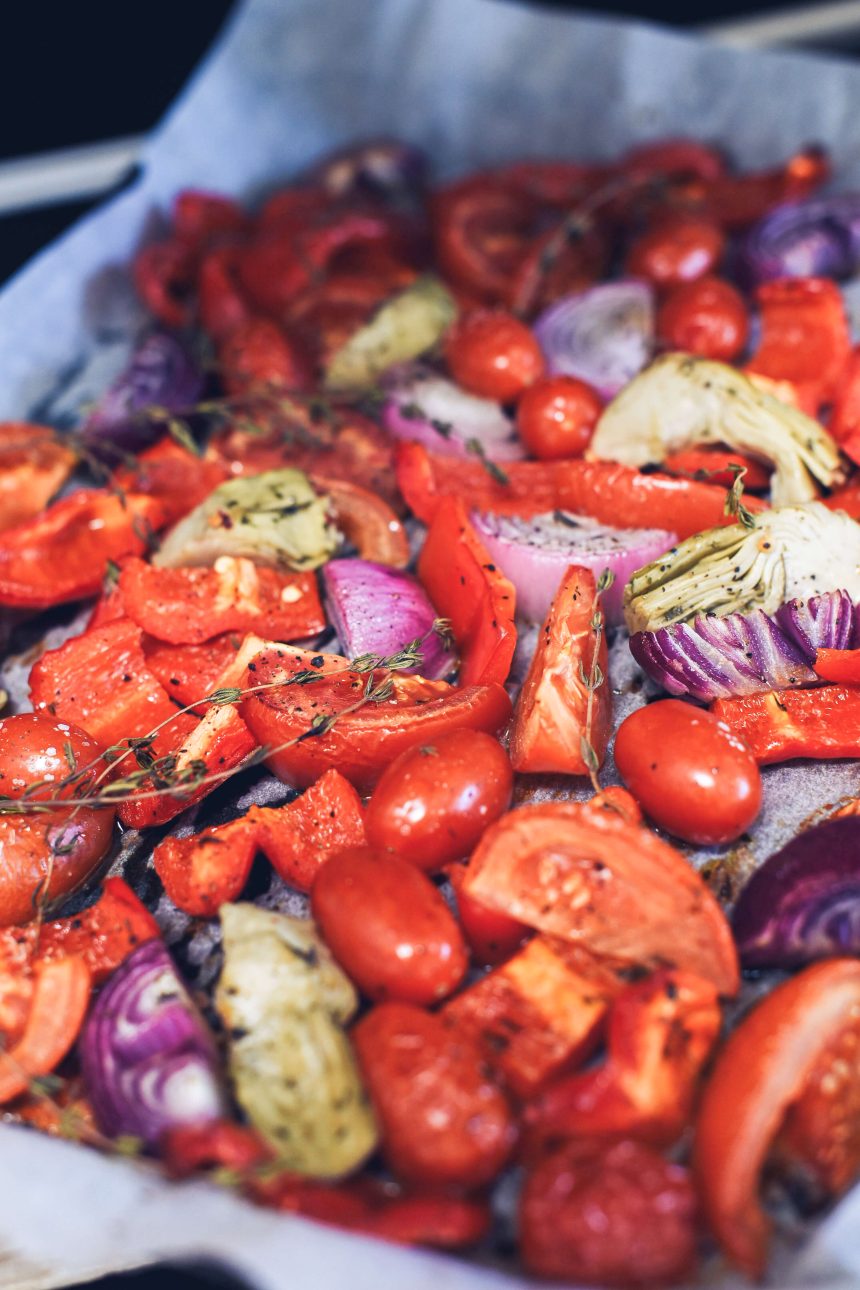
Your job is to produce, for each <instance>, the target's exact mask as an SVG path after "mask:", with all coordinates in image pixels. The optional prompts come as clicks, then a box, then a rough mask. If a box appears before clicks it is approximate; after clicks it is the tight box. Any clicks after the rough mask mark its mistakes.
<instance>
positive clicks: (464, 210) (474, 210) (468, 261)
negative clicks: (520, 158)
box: [431, 173, 540, 303]
mask: <svg viewBox="0 0 860 1290" xmlns="http://www.w3.org/2000/svg"><path fill="white" fill-rule="evenodd" d="M431 205H432V214H433V228H434V238H435V243H436V257H437V260H438V262H439V266H440V268H441V269H442V272H443V273H444V274H445V276H446V277H449V278H451V279H452V281H453V282H455V283H457V284H458V285H460V286H463V287H466V288H468V290H470V291H474V292H476V293H477V294H478V295H479V296H480V297H481V298H482V299H483V300H485V301H487V302H495V303H503V302H507V301H508V299H509V297H510V293H511V287H512V283H513V280H514V276H515V274H516V273H517V271H518V270H519V268H520V266H521V265H522V263H523V260H524V259H525V257H526V255H527V253H528V251H529V248H530V245H531V241H532V238H533V237H534V235H535V233H536V232H537V229H538V220H539V215H540V206H539V205H538V203H537V202H535V200H534V199H533V198H532V197H529V196H527V195H526V193H525V192H524V191H523V189H522V187H521V186H517V184H515V183H511V182H509V181H506V180H505V179H499V178H497V177H496V176H494V175H493V174H492V173H490V174H488V175H472V176H469V177H468V178H466V179H461V180H458V181H457V182H456V183H453V184H450V185H449V186H448V187H447V188H441V189H438V190H437V191H436V192H435V193H434V195H433V199H432V204H431Z"/></svg>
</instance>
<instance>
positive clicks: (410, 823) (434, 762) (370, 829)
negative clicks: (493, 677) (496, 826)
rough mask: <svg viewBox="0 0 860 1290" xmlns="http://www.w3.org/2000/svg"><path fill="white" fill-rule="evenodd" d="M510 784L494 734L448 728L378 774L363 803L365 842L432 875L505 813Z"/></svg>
mask: <svg viewBox="0 0 860 1290" xmlns="http://www.w3.org/2000/svg"><path fill="white" fill-rule="evenodd" d="M512 787H513V771H512V770H511V763H510V761H509V760H508V756H507V753H506V752H505V751H504V749H503V748H502V747H501V745H500V744H499V743H498V741H497V740H496V739H494V738H493V737H492V735H488V734H484V733H483V731H480V730H452V731H451V733H450V734H446V735H441V736H440V737H439V738H438V739H434V740H433V742H432V743H430V744H422V745H419V746H418V747H415V748H409V749H407V750H406V752H403V753H401V754H400V756H399V757H397V758H395V760H394V761H393V762H392V763H391V765H390V766H389V767H388V768H387V770H385V771H384V772H383V775H382V778H381V779H380V781H379V783H378V784H377V786H376V788H375V789H374V791H373V794H372V796H371V798H370V802H369V803H368V807H367V818H366V827H367V837H368V841H369V842H370V843H371V845H373V846H375V847H383V848H388V849H389V850H391V851H396V852H397V854H398V855H401V856H403V858H404V859H405V860H408V861H409V862H410V864H413V865H416V866H417V867H418V868H419V869H426V870H428V872H433V871H435V870H437V869H441V868H442V866H443V865H445V864H448V863H450V861H452V860H459V859H461V857H463V856H465V855H468V854H469V852H470V851H471V850H472V848H473V847H475V846H476V845H477V843H478V841H479V840H480V837H481V834H482V833H483V832H484V829H485V828H486V827H487V825H488V824H492V822H493V821H494V820H497V819H498V818H499V816H500V815H501V814H502V812H503V811H506V810H507V808H508V806H509V804H510V800H511V789H512Z"/></svg>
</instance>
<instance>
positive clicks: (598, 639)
mask: <svg viewBox="0 0 860 1290" xmlns="http://www.w3.org/2000/svg"><path fill="white" fill-rule="evenodd" d="M614 581H615V574H614V573H613V572H612V570H611V569H604V570H603V572H602V573H601V575H600V577H599V578H598V579H597V587H596V605H595V610H594V613H593V614H592V616H591V629H592V631H593V632H594V649H593V650H592V654H591V662H590V664H589V669H588V673H587V674H586V671H585V667H584V665H583V662H582V660H581V659H580V662H579V675H580V680H581V681H582V683H583V685H584V686H585V689H586V691H587V692H588V700H587V702H586V705H585V729H584V730H583V732H582V735H581V736H580V740H579V750H580V753H581V754H582V760H583V761H584V762H585V765H586V768H587V770H588V777H589V779H590V780H591V786H592V788H593V789H594V791H595V793H599V792H600V791H601V790H600V779H599V778H598V771H599V770H600V762H599V760H598V757H597V753H596V752H595V750H594V743H593V740H592V732H593V728H594V696H595V694H596V693H597V691H598V690H599V689H600V687H601V685H603V683H604V681H605V680H606V677H605V676H604V674H603V668H602V667H601V666H600V646H601V643H602V640H603V634H604V631H605V627H606V619H605V615H604V613H603V609H602V607H601V604H600V597H601V595H602V594H603V592H604V591H608V590H609V588H610V587H611V586H612V584H613V582H614Z"/></svg>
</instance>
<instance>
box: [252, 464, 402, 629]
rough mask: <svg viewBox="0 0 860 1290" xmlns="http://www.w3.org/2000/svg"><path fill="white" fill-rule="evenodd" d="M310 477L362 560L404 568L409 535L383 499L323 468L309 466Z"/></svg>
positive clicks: (393, 567)
mask: <svg viewBox="0 0 860 1290" xmlns="http://www.w3.org/2000/svg"><path fill="white" fill-rule="evenodd" d="M310 477H311V481H312V483H313V484H314V485H315V487H316V488H318V489H319V491H320V492H324V493H326V494H327V496H328V498H329V503H330V507H331V510H332V512H333V514H334V521H335V523H336V524H337V527H338V528H339V529H340V531H341V533H343V535H344V536H345V537H346V538H347V539H348V540H349V541H350V542H351V543H352V545H353V546H354V547H355V548H356V550H357V551H358V554H359V555H360V556H361V558H362V560H373V561H375V563H376V564H387V565H389V566H390V567H391V568H392V569H405V568H406V566H407V564H408V563H409V560H410V551H409V537H408V534H407V532H406V530H405V528H404V527H403V525H402V524H401V522H400V520H399V519H398V518H397V516H396V514H395V513H394V511H393V510H392V509H391V507H390V506H389V505H388V503H387V502H386V501H384V500H383V499H382V498H381V497H380V496H379V495H378V494H377V493H372V492H371V491H370V489H369V488H361V487H359V485H358V484H352V483H348V482H347V481H346V480H345V479H338V478H336V477H335V476H332V475H326V474H325V472H324V471H320V470H317V469H312V470H311V471H310ZM309 634H310V633H306V635H309ZM272 635H274V633H272Z"/></svg>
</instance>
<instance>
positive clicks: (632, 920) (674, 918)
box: [463, 799, 739, 995]
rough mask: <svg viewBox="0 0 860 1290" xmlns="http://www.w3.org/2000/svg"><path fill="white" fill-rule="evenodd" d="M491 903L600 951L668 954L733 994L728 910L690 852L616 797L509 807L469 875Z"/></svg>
mask: <svg viewBox="0 0 860 1290" xmlns="http://www.w3.org/2000/svg"><path fill="white" fill-rule="evenodd" d="M463 885H464V888H465V890H466V891H467V892H468V893H469V895H471V896H474V898H475V899H476V900H478V901H480V902H481V903H482V904H485V905H486V906H487V907H488V908H489V909H496V910H499V911H501V912H502V913H505V914H509V915H510V916H511V917H512V918H517V919H519V920H520V922H523V923H527V924H528V925H529V926H530V927H535V928H537V929H538V931H542V932H550V933H551V934H553V935H555V936H560V937H562V938H563V939H564V940H568V941H573V942H574V943H576V944H579V945H582V946H583V947H584V948H585V949H587V950H589V951H591V953H593V954H598V955H607V956H609V957H611V958H616V959H623V960H626V961H627V962H630V963H636V964H639V965H641V966H643V967H649V968H653V967H657V966H659V965H664V964H666V963H667V961H668V962H669V963H671V964H673V965H674V966H675V967H677V968H679V969H681V970H683V971H687V972H692V973H694V974H695V975H697V976H701V977H704V978H705V979H706V980H708V981H712V982H713V983H714V985H715V986H716V987H717V989H718V990H719V992H720V994H724V995H733V994H735V993H736V991H737V988H738V983H739V972H738V959H737V951H736V950H735V945H734V941H733V940H732V934H731V930H730V928H729V925H728V923H727V921H726V918H725V915H724V914H723V912H722V910H721V909H720V907H719V905H718V904H717V902H716V900H715V899H714V897H713V896H712V895H711V893H710V891H709V890H708V888H707V886H706V884H705V882H704V881H703V879H702V878H701V877H700V876H699V874H698V873H697V872H696V870H695V869H693V868H692V867H691V866H690V865H689V864H687V862H686V860H684V858H683V857H682V856H681V855H679V853H678V852H677V851H675V850H674V849H673V848H672V847H670V846H669V845H668V843H666V842H663V841H662V840H661V839H660V838H658V837H657V836H656V835H655V834H654V833H652V832H651V831H650V830H649V829H646V828H644V827H642V826H641V825H638V824H632V823H630V822H628V820H626V819H624V817H623V816H622V815H621V814H619V812H618V811H617V810H615V809H614V808H613V807H612V805H611V803H608V802H606V803H601V800H600V799H596V800H595V801H592V802H586V803H580V802H547V803H542V804H540V805H532V806H523V807H520V808H519V810H516V811H509V812H508V814H507V815H503V816H502V818H501V819H500V820H498V821H497V822H496V823H495V824H492V825H491V826H490V828H489V829H488V830H487V832H486V833H485V834H484V836H483V838H482V840H481V842H480V843H479V844H478V847H477V849H476V850H475V852H474V854H473V856H472V859H471V861H470V863H469V867H468V870H467V873H466V878H465V881H464V884H463Z"/></svg>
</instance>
